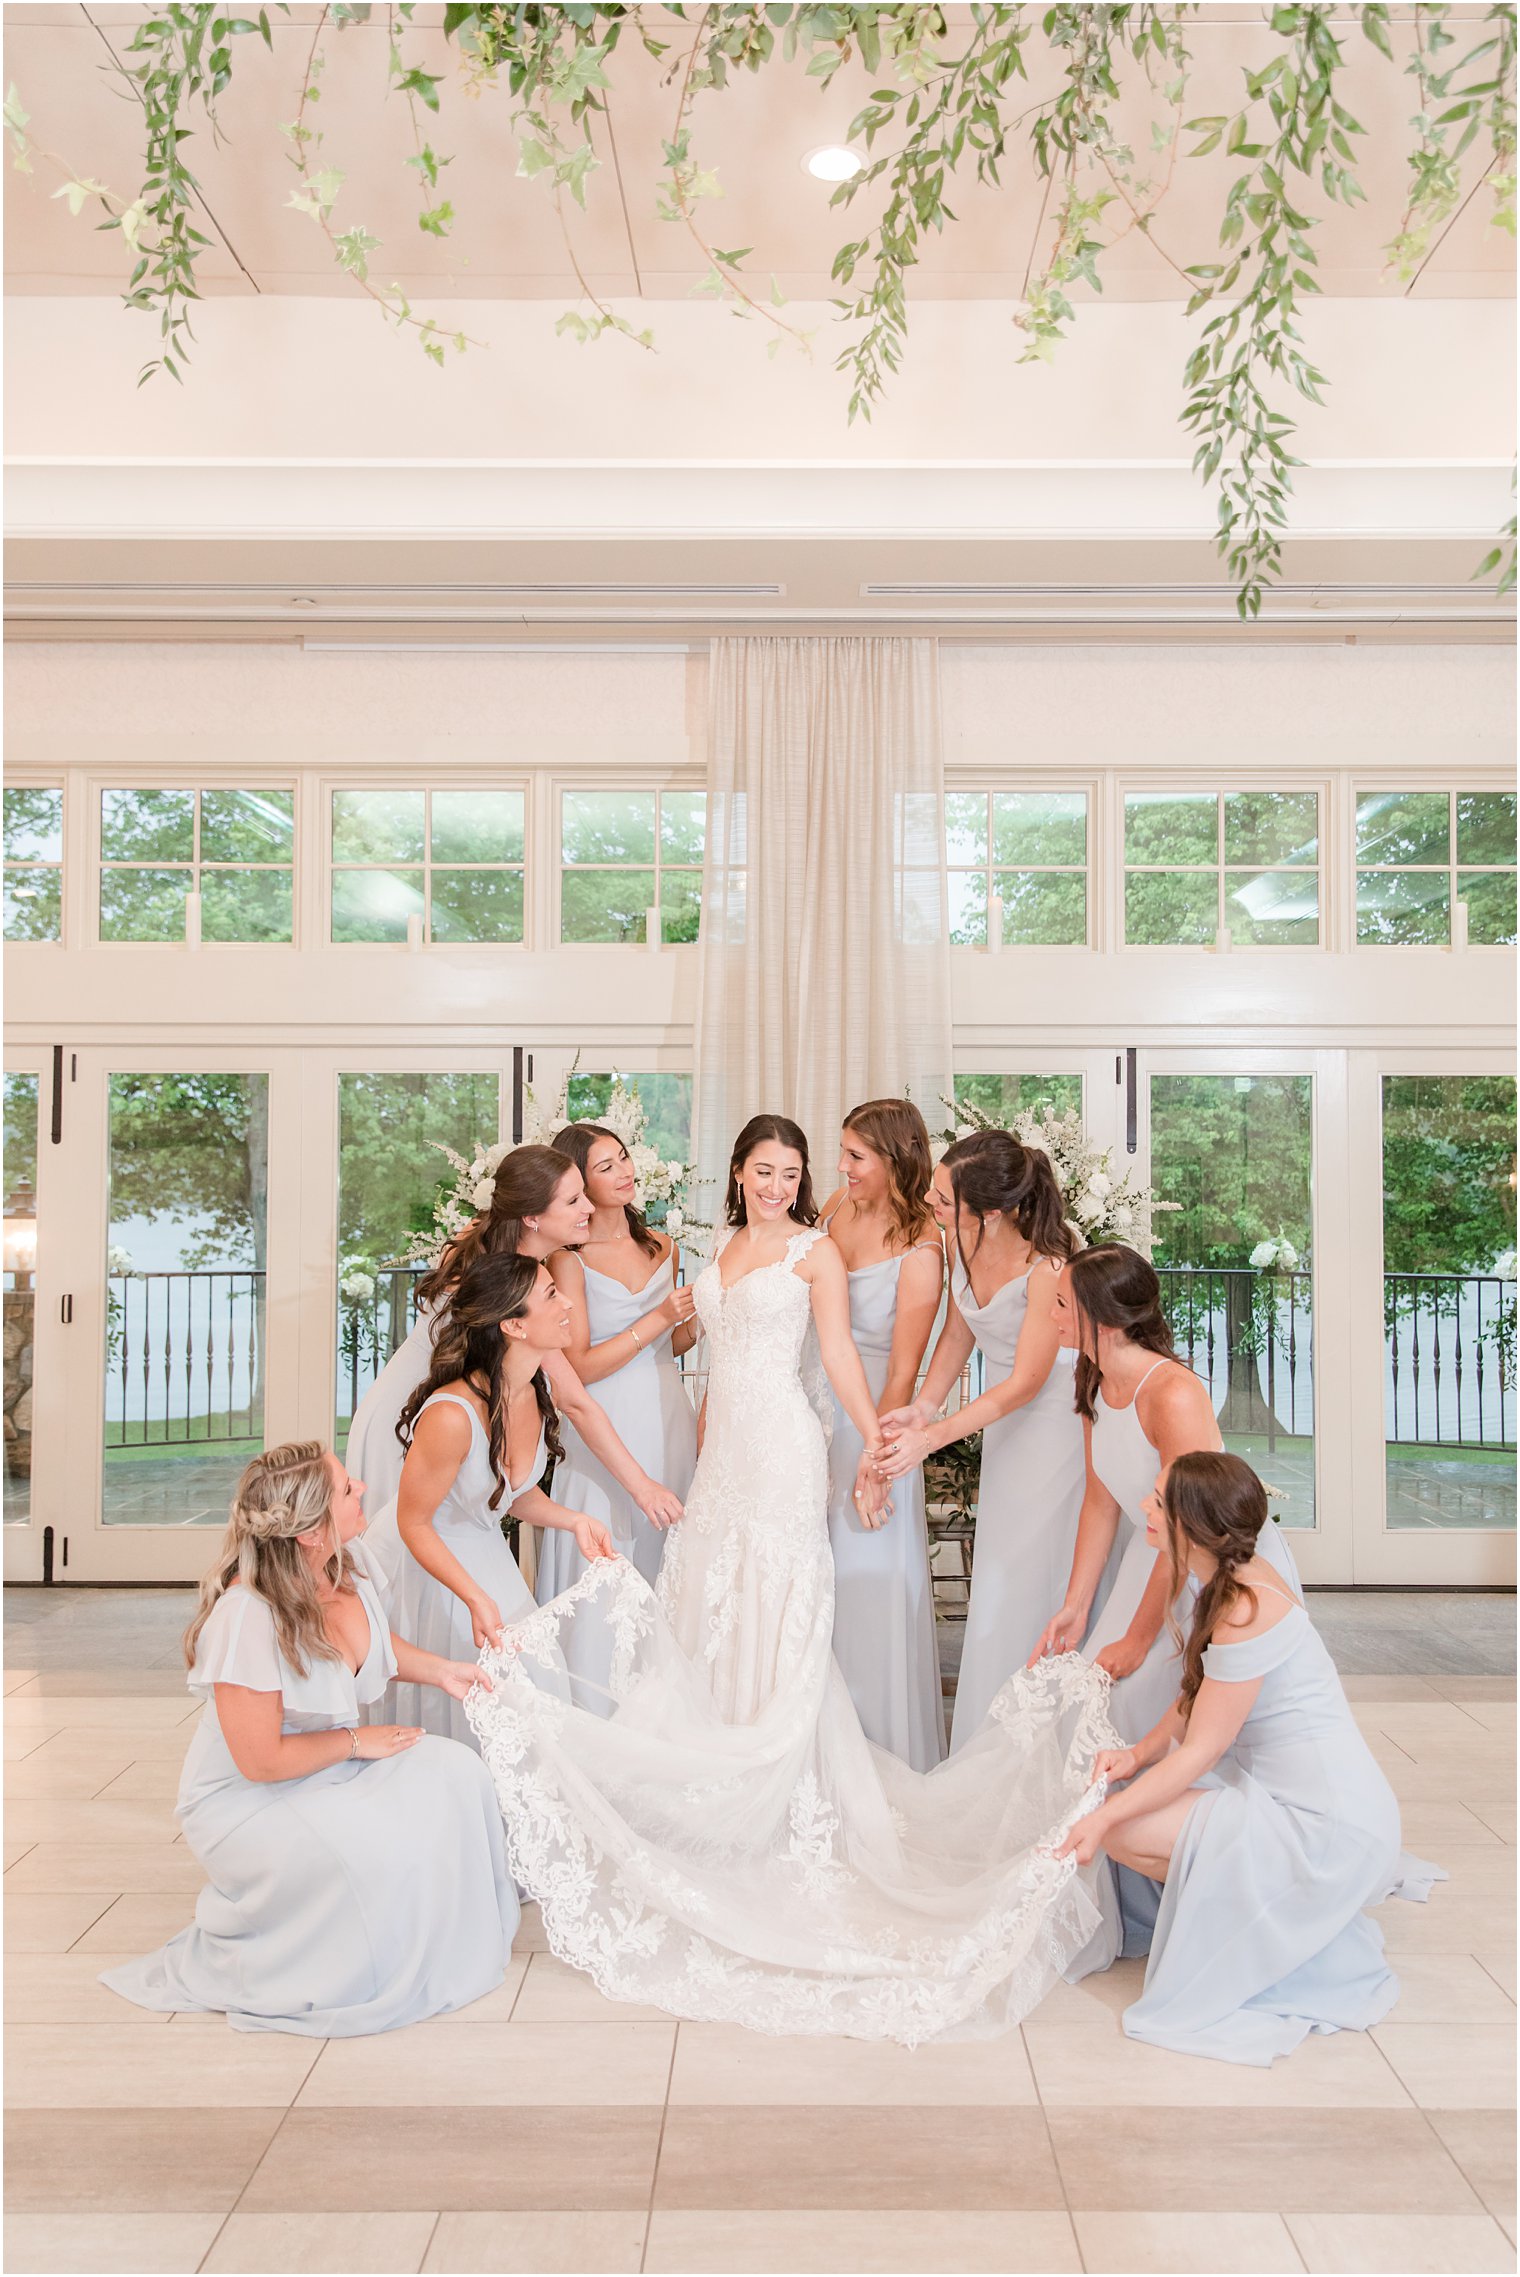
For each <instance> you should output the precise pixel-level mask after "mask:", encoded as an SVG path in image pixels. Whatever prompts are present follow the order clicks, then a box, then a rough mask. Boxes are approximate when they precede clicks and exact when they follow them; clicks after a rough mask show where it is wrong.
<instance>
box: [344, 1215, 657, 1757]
mask: <svg viewBox="0 0 1520 2277" xmlns="http://www.w3.org/2000/svg"><path fill="white" fill-rule="evenodd" d="M530 1323H531V1326H532V1333H533V1338H534V1341H533V1343H532V1344H529V1343H528V1342H527V1341H526V1338H527V1336H528V1334H529V1327H530ZM571 1333H572V1322H571V1317H570V1308H569V1306H568V1304H567V1303H566V1302H565V1299H564V1298H563V1297H562V1296H561V1295H560V1293H559V1291H558V1289H557V1288H556V1287H555V1285H554V1279H553V1276H552V1274H551V1273H550V1271H549V1268H548V1266H547V1265H545V1264H543V1263H542V1262H541V1260H540V1259H538V1258H536V1257H480V1258H477V1259H476V1261H475V1263H474V1264H473V1265H471V1266H469V1267H468V1268H467V1270H466V1272H465V1274H464V1276H463V1278H462V1279H461V1280H460V1283H459V1285H458V1287H457V1289H456V1290H455V1292H454V1296H453V1301H452V1302H451V1304H450V1306H449V1309H448V1311H447V1313H446V1314H445V1315H444V1316H443V1318H442V1319H441V1320H440V1322H439V1323H438V1330H437V1337H436V1340H435V1342H434V1345H433V1365H432V1368H431V1370H430V1372H429V1373H428V1375H427V1376H425V1377H424V1379H423V1381H422V1382H421V1383H420V1384H419V1385H418V1387H417V1389H416V1390H415V1391H414V1392H413V1393H412V1395H411V1397H410V1399H409V1400H408V1401H407V1403H406V1405H405V1406H404V1407H403V1408H402V1410H401V1422H400V1424H399V1426H398V1429H399V1430H400V1431H401V1432H402V1433H403V1435H404V1436H405V1437H406V1438H407V1439H408V1441H409V1445H408V1448H407V1456H406V1461H405V1463H404V1464H403V1465H402V1469H401V1492H400V1494H399V1496H398V1497H397V1499H396V1502H395V1504H394V1505H393V1507H392V1509H391V1510H389V1511H386V1512H383V1513H382V1514H381V1517H380V1519H379V1521H378V1523H377V1525H376V1528H375V1550H376V1553H377V1562H378V1563H379V1564H380V1565H381V1566H382V1567H383V1568H384V1576H385V1602H386V1608H387V1610H388V1612H389V1613H390V1616H391V1619H392V1621H393V1622H394V1623H395V1625H396V1627H397V1628H398V1629H403V1630H406V1631H407V1632H408V1633H409V1634H410V1635H412V1636H414V1637H416V1638H417V1640H418V1642H419V1643H421V1644H424V1645H427V1646H428V1647H430V1648H431V1649H432V1650H434V1651H436V1652H439V1653H442V1654H445V1655H448V1656H450V1657H454V1656H457V1657H458V1658H460V1659H465V1658H468V1657H470V1656H472V1655H473V1654H475V1653H477V1652H478V1651H479V1650H480V1648H481V1646H482V1645H488V1644H489V1645H495V1644H500V1642H501V1629H502V1623H503V1621H504V1620H510V1621H515V1620H520V1619H521V1618H522V1616H523V1615H524V1614H525V1613H531V1612H532V1611H533V1594H532V1592H531V1590H530V1589H529V1588H528V1585H527V1583H526V1582H525V1581H524V1579H523V1577H522V1575H521V1573H520V1572H519V1571H518V1568H517V1561H516V1560H515V1559H514V1557H513V1555H512V1552H511V1550H510V1549H509V1548H508V1547H507V1540H506V1536H505V1535H504V1534H503V1532H502V1520H503V1519H504V1518H505V1517H506V1515H507V1513H508V1510H509V1509H510V1510H511V1512H512V1513H513V1514H514V1515H515V1516H516V1517H517V1518H519V1519H527V1520H528V1521H529V1522H530V1524H532V1525H534V1526H552V1527H555V1528H564V1529H565V1530H566V1531H567V1532H568V1533H570V1534H571V1535H572V1536H573V1538H574V1541H575V1546H576V1548H577V1549H578V1550H579V1551H580V1554H581V1557H582V1558H583V1559H587V1560H589V1559H591V1558H610V1557H613V1556H615V1555H616V1552H615V1550H614V1548H613V1544H612V1537H611V1535H610V1534H609V1533H608V1531H607V1529H606V1527H605V1526H603V1525H602V1524H601V1523H600V1522H599V1520H597V1519H595V1518H588V1517H586V1516H585V1514H584V1513H583V1512H582V1511H579V1510H567V1509H565V1508H564V1507H563V1506H562V1505H561V1504H560V1503H558V1502H551V1501H550V1499H549V1497H548V1495H547V1494H545V1493H544V1491H543V1489H542V1487H541V1486H540V1485H539V1483H538V1482H539V1480H540V1479H541V1478H542V1477H543V1474H544V1469H545V1466H546V1465H547V1463H548V1460H549V1457H550V1456H551V1455H552V1456H553V1457H554V1459H555V1461H556V1462H557V1461H558V1460H559V1457H560V1453H561V1449H560V1442H559V1432H558V1417H557V1416H556V1414H555V1409H554V1403H553V1400H552V1399H551V1397H550V1394H549V1387H548V1384H547V1382H546V1381H545V1377H544V1371H543V1361H544V1355H545V1353H553V1352H563V1351H564V1350H565V1348H566V1346H567V1345H568V1344H569V1342H570V1337H571ZM460 1697H462V1695H456V1696H453V1697H450V1698H445V1699H440V1700H438V1701H436V1702H435V1701H433V1700H431V1699H427V1698H424V1697H423V1695H422V1694H421V1693H420V1692H418V1691H416V1690H415V1689H413V1686H412V1684H411V1683H410V1682H409V1681H408V1679H407V1678H406V1676H405V1674H404V1673H403V1675H402V1679H401V1683H400V1684H399V1685H398V1687H397V1692H396V1705H397V1709H398V1712H400V1713H403V1714H406V1715H408V1716H413V1717H415V1718H416V1720H417V1721H418V1722H419V1723H422V1724H424V1725H426V1726H428V1727H429V1728H436V1729H437V1730H439V1731H442V1732H444V1733H446V1734H448V1735H449V1736H450V1737H451V1738H454V1739H457V1740H462V1741H463V1742H464V1744H465V1745H466V1746H467V1747H474V1745H475V1736H474V1733H473V1732H472V1731H471V1730H470V1726H469V1722H468V1719H467V1718H466V1716H465V1713H464V1710H463V1709H462V1708H461V1707H460V1705H459V1699H460Z"/></svg>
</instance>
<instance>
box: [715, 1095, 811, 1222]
mask: <svg viewBox="0 0 1520 2277" xmlns="http://www.w3.org/2000/svg"><path fill="white" fill-rule="evenodd" d="M766 1145H771V1146H788V1147H790V1148H791V1150H792V1152H793V1154H800V1155H801V1157H802V1176H801V1177H800V1178H799V1179H798V1181H797V1193H796V1197H795V1199H794V1201H793V1203H792V1206H791V1208H790V1210H789V1211H788V1212H787V1215H788V1217H790V1218H791V1219H792V1220H793V1222H794V1223H795V1224H797V1225H816V1224H817V1223H818V1204H817V1203H816V1202H815V1201H814V1199H813V1173H812V1171H811V1170H810V1169H809V1167H808V1142H807V1133H806V1132H805V1131H804V1130H803V1128H802V1126H801V1124H800V1123H794V1122H793V1121H792V1118H791V1116H790V1115H751V1117H750V1119H749V1121H748V1122H747V1123H746V1124H745V1126H744V1128H743V1130H742V1131H741V1132H740V1133H739V1136H738V1137H737V1138H736V1139H735V1140H734V1151H733V1153H732V1154H731V1155H730V1156H729V1158H728V1191H727V1193H726V1194H725V1195H724V1197H723V1217H724V1221H725V1223H726V1224H728V1225H734V1226H739V1225H743V1224H745V1223H746V1219H745V1214H744V1196H743V1195H742V1194H741V1193H740V1191H739V1173H740V1171H741V1170H742V1169H743V1168H744V1165H745V1164H746V1162H748V1160H749V1158H750V1156H751V1155H752V1154H757V1153H758V1152H759V1150H760V1148H761V1147H762V1146H766Z"/></svg>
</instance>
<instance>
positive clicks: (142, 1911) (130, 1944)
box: [6, 1890, 195, 1968]
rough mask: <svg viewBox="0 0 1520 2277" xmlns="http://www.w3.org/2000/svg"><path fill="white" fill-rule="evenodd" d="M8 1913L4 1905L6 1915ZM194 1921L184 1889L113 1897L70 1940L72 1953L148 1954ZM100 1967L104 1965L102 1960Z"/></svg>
mask: <svg viewBox="0 0 1520 2277" xmlns="http://www.w3.org/2000/svg"><path fill="white" fill-rule="evenodd" d="M11 1902H12V1904H14V1903H15V1900H14V1899H13V1900H12V1901H11ZM49 1902H51V1901H49V1900H48V1899H46V1898H36V1899H28V1900H27V1903H28V1904H36V1905H46V1904H48V1903H49ZM9 1910H10V1908H9V1906H7V1908H6V1911H7V1913H8V1912H9ZM194 1919H195V1898H194V1895H193V1894H192V1893H191V1892H190V1891H188V1890H184V1891H177V1890H176V1891H169V1892H167V1893H165V1894H163V1895H153V1894H149V1895H146V1896H145V1895H143V1894H141V1893H137V1892H135V1893H134V1894H133V1895H132V1896H130V1897H119V1898H117V1899H116V1901H115V1903H114V1904H113V1905H111V1906H109V1907H108V1908H107V1910H106V1911H105V1912H104V1913H101V1914H99V1915H97V1916H96V1918H95V1920H94V1921H93V1922H92V1923H91V1924H90V1926H89V1928H88V1929H86V1930H85V1932H84V1934H83V1935H82V1936H81V1937H79V1938H78V1939H75V1940H71V1945H72V1949H73V1951H75V1952H76V1953H102V1954H104V1953H151V1952H153V1951H155V1950H156V1949H157V1947H158V1946H160V1945H166V1944H167V1943H168V1942H169V1939H170V1938H171V1937H174V1936H177V1935H178V1933H179V1931H180V1930H181V1929H184V1928H186V1927H187V1926H188V1925H189V1923H190V1922H192V1921H193V1920H194ZM101 1966H102V1968H103V1967H104V1966H105V1963H104V1961H102V1963H101Z"/></svg>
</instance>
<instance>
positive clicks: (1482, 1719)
mask: <svg viewBox="0 0 1520 2277" xmlns="http://www.w3.org/2000/svg"><path fill="white" fill-rule="evenodd" d="M1462 1713H1463V1715H1464V1716H1471V1717H1472V1719H1473V1721H1474V1723H1479V1724H1481V1725H1482V1726H1483V1729H1484V1730H1485V1731H1493V1732H1498V1733H1500V1735H1501V1736H1507V1737H1509V1738H1510V1739H1513V1738H1514V1736H1515V1729H1516V1709H1515V1703H1514V1700H1513V1699H1509V1700H1464V1701H1463V1702H1462Z"/></svg>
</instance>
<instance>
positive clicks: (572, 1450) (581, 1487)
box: [535, 1250, 697, 1605]
mask: <svg viewBox="0 0 1520 2277" xmlns="http://www.w3.org/2000/svg"><path fill="white" fill-rule="evenodd" d="M581 1266H582V1268H583V1270H584V1272H585V1275H586V1318H587V1321H588V1323H589V1325H590V1330H591V1341H592V1343H593V1344H605V1343H607V1342H608V1341H609V1340H610V1339H611V1338H612V1337H614V1336H617V1335H619V1334H620V1333H621V1332H622V1331H623V1330H625V1329H627V1328H629V1327H630V1326H632V1325H633V1324H634V1323H636V1322H638V1321H640V1320H642V1319H643V1317H644V1315H645V1313H646V1312H653V1311H654V1309H655V1307H656V1306H657V1305H661V1304H663V1303H664V1301H665V1299H666V1298H667V1297H668V1296H669V1295H670V1293H671V1290H672V1289H673V1288H674V1287H675V1252H674V1251H673V1250H672V1251H671V1253H670V1254H669V1255H668V1256H667V1257H666V1258H664V1259H663V1261H662V1262H661V1263H660V1264H658V1265H657V1266H656V1267H655V1269H654V1271H653V1273H651V1275H650V1276H649V1279H648V1280H647V1281H646V1282H645V1283H644V1286H643V1288H642V1289H636V1290H629V1289H625V1288H624V1286H623V1284H622V1282H621V1281H617V1280H614V1279H613V1277H612V1275H611V1274H610V1273H599V1272H598V1271H597V1270H596V1267H595V1266H594V1265H588V1264H587V1263H586V1259H585V1257H584V1256H582V1257H581ZM590 1389H591V1396H592V1398H593V1399H594V1400H595V1401H596V1403H597V1405H598V1406H599V1407H600V1408H601V1409H602V1410H603V1412H604V1413H605V1415H606V1416H607V1418H608V1420H609V1422H610V1423H611V1425H612V1428H613V1430H614V1431H615V1432H616V1433H617V1435H618V1437H619V1438H620V1439H621V1440H622V1442H623V1445H624V1446H625V1447H626V1448H627V1449H628V1452H629V1454H630V1455H632V1457H633V1459H634V1461H635V1462H636V1463H639V1464H641V1465H642V1466H643V1468H644V1469H645V1470H646V1471H647V1472H648V1473H649V1476H650V1477H651V1478H654V1479H658V1480H659V1481H660V1483H661V1484H662V1485H663V1486H668V1487H669V1488H670V1490H671V1492H672V1493H673V1494H678V1495H679V1496H680V1497H681V1500H682V1501H683V1502H684V1501H685V1499H686V1496H687V1493H688V1491H689V1489H690V1487H691V1477H692V1472H693V1471H694V1470H695V1469H696V1467H697V1417H696V1410H695V1409H694V1408H693V1406H692V1404H691V1400H690V1397H689V1396H688V1393H687V1390H686V1387H685V1385H684V1384H683V1383H682V1381H681V1371H680V1369H679V1367H678V1366H677V1365H676V1358H675V1354H674V1353H673V1352H672V1351H671V1348H670V1338H669V1337H668V1336H662V1337H661V1338H660V1339H659V1341H658V1342H657V1343H653V1344H649V1345H646V1346H645V1348H644V1350H643V1351H642V1352H637V1353H635V1354H634V1356H633V1358H632V1359H631V1360H629V1361H627V1362H626V1363H625V1365H624V1366H623V1367H621V1368H617V1369H614V1371H613V1373H612V1374H611V1375H610V1376H603V1377H601V1378H600V1379H599V1381H598V1382H597V1383H595V1384H594V1385H592V1386H591V1387H590ZM560 1435H561V1437H562V1439H563V1441H564V1447H565V1459H564V1461H563V1462H562V1463H561V1464H560V1465H559V1466H558V1467H557V1469H556V1470H555V1473H554V1499H555V1501H556V1502H559V1503H563V1505H564V1506H565V1508H566V1509H567V1510H581V1511H584V1512H585V1514H586V1516H587V1517H588V1518H598V1519H600V1520H601V1522H602V1524H603V1525H604V1526H605V1527H606V1528H607V1531H608V1532H609V1534H611V1536H612V1539H613V1541H614V1543H615V1544H616V1545H617V1548H618V1550H619V1552H620V1553H621V1555H622V1556H623V1557H625V1558H628V1559H629V1560H630V1561H631V1562H632V1563H633V1564H634V1565H636V1566H637V1567H638V1570H639V1572H640V1573H641V1574H642V1575H643V1576H644V1579H645V1580H646V1581H647V1582H649V1583H650V1584H651V1585H653V1583H654V1582H655V1581H656V1580H657V1579H658V1577H659V1571H660V1561H661V1559H662V1558H663V1557H664V1555H665V1535H664V1533H663V1531H662V1530H661V1529H660V1528H659V1527H658V1526H651V1524H650V1523H649V1520H648V1519H647V1518H646V1517H645V1516H644V1513H643V1511H642V1510H641V1509H640V1508H639V1506H638V1504H637V1503H636V1502H635V1501H634V1499H633V1497H632V1495H630V1494H629V1493H628V1492H627V1491H626V1490H625V1489H624V1488H623V1487H621V1486H619V1485H618V1483H617V1481H616V1479H614V1478H613V1476H612V1474H611V1472H610V1471H609V1470H607V1468H606V1466H605V1465H604V1464H603V1463H601V1462H600V1461H599V1460H598V1458H597V1457H596V1456H595V1455H593V1454H592V1452H591V1449H590V1448H589V1447H588V1446H587V1445H586V1442H585V1440H584V1439H583V1438H582V1437H581V1435H580V1433H579V1432H578V1431H577V1430H576V1428H575V1426H574V1425H573V1424H572V1423H570V1422H569V1421H568V1420H567V1419H565V1418H563V1417H562V1418H561V1420H560ZM585 1570H586V1560H585V1559H584V1558H583V1557H582V1556H581V1553H580V1550H579V1548H578V1547H577V1545H576V1540H575V1536H574V1535H573V1534H571V1533H568V1532H566V1530H565V1529H564V1528H563V1527H545V1529H544V1531H543V1533H542V1534H541V1535H540V1537H539V1543H538V1571H537V1575H536V1577H535V1588H536V1592H537V1596H538V1602H539V1603H540V1605H547V1604H548V1602H549V1600H550V1598H551V1597H558V1596H559V1594H560V1592H561V1591H562V1590H565V1589H568V1588H569V1587H570V1585H571V1583H572V1582H574V1581H579V1580H580V1577H581V1575H582V1574H583V1573H584V1572H585Z"/></svg>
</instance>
